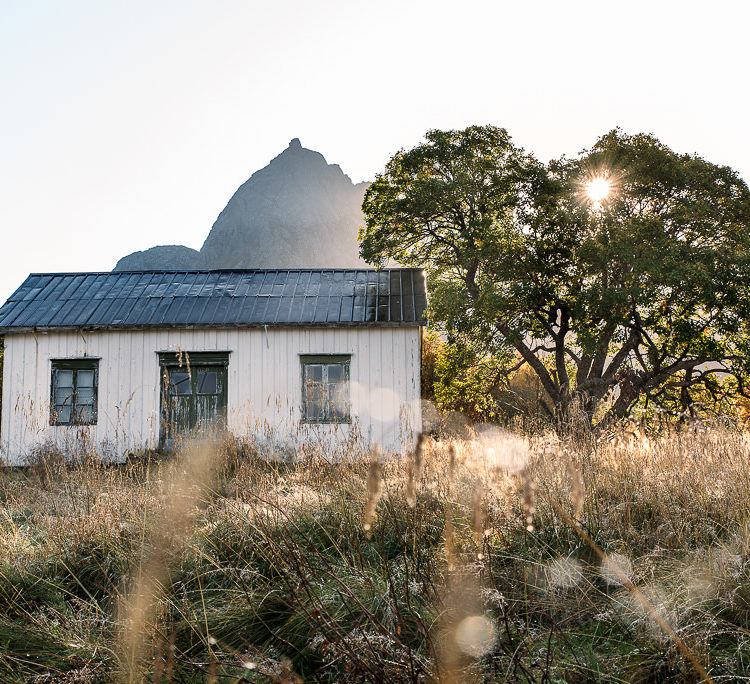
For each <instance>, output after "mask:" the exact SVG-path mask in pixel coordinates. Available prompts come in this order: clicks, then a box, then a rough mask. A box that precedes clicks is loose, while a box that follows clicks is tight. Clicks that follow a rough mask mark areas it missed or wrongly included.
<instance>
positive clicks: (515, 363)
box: [360, 126, 750, 417]
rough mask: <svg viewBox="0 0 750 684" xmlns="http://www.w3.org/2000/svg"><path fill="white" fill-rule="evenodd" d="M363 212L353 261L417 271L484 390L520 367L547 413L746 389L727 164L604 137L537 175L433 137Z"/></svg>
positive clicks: (748, 240) (508, 157) (371, 196)
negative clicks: (473, 358)
mask: <svg viewBox="0 0 750 684" xmlns="http://www.w3.org/2000/svg"><path fill="white" fill-rule="evenodd" d="M592 189H594V190H596V192H591V190H592ZM607 190H608V191H609V192H607ZM363 210H364V213H365V219H366V224H365V227H364V228H363V229H362V230H361V232H360V250H361V254H362V257H363V258H364V259H365V260H367V261H369V262H371V263H382V262H383V261H384V260H387V259H389V258H392V259H395V260H397V261H399V262H400V263H403V264H405V265H410V266H422V267H424V268H426V269H427V273H428V283H429V288H430V308H429V316H430V320H431V321H432V322H434V323H436V324H438V325H440V326H441V327H443V328H444V329H445V331H446V332H447V333H448V338H449V340H451V339H453V340H458V339H460V340H461V342H462V344H470V345H473V346H474V348H475V349H478V350H481V351H482V353H485V354H489V355H491V356H492V358H493V359H494V360H495V363H497V362H498V361H499V362H500V363H499V368H500V370H499V371H498V377H499V378H500V377H504V376H507V375H508V374H509V373H511V372H512V371H513V370H514V369H517V368H520V367H521V366H524V365H526V366H528V367H530V368H531V369H533V371H534V373H536V375H537V376H538V377H539V380H540V382H541V384H542V386H543V387H544V390H545V393H546V395H547V397H548V399H549V404H550V405H548V406H547V407H546V409H547V410H548V411H549V413H550V414H554V413H556V414H558V415H561V414H564V413H565V412H566V411H567V410H568V409H569V408H570V407H571V405H573V404H578V405H580V406H581V407H582V408H583V410H584V411H585V412H586V414H587V415H588V416H589V417H593V416H594V414H595V412H596V409H597V407H598V406H599V405H600V403H601V401H602V399H604V398H605V397H607V396H609V397H611V398H612V401H611V402H610V406H609V414H608V416H609V417H617V416H624V415H627V414H628V413H629V411H630V410H631V409H632V407H633V405H634V404H635V402H636V401H637V400H638V399H639V398H644V397H645V398H647V399H648V400H649V401H651V402H653V403H655V404H657V405H662V406H665V407H667V406H670V405H671V404H670V402H674V401H676V402H677V405H678V406H681V407H682V408H686V407H689V406H690V405H691V404H692V402H693V397H692V396H691V391H693V390H694V389H695V388H696V387H697V386H698V385H700V386H702V387H703V388H708V389H709V390H711V391H718V388H719V383H718V382H717V378H722V377H723V378H726V377H732V378H734V379H735V381H736V382H735V384H734V385H733V387H734V388H735V390H736V391H738V392H741V393H742V392H745V380H746V378H747V375H748V371H750V354H749V352H750V323H749V321H750V191H749V190H748V187H747V185H746V184H745V182H744V181H743V180H742V179H741V178H740V177H739V176H738V174H737V173H736V172H734V171H733V170H732V169H730V168H728V167H726V166H718V165H715V164H712V163H709V162H707V161H705V160H704V159H702V158H700V157H698V156H696V155H687V154H677V153H675V152H674V151H672V150H671V149H670V148H668V147H667V146H666V145H664V144H662V143H660V142H659V141H658V140H657V139H656V138H654V137H653V136H651V135H644V134H638V135H628V134H626V133H624V132H622V131H621V130H619V129H617V130H613V131H611V132H609V133H607V134H606V135H604V136H602V137H601V138H599V139H598V140H597V141H596V143H595V144H594V145H593V147H592V148H591V149H589V150H586V151H584V152H582V153H581V154H580V155H578V156H576V157H575V158H571V159H568V158H563V159H560V160H555V161H552V162H550V163H549V164H547V165H543V164H541V163H540V162H538V161H537V160H536V159H534V158H533V156H531V155H529V154H527V153H525V152H524V151H523V150H521V149H519V148H518V147H516V146H515V145H514V144H513V143H512V141H511V139H510V136H509V135H508V133H507V132H506V131H505V130H503V129H500V128H496V127H493V126H472V127H470V128H467V129H465V130H461V131H437V130H433V131H429V132H428V133H427V135H426V141H425V142H424V143H422V144H420V145H417V146H416V147H414V148H413V149H411V150H407V151H403V150H402V151H400V152H398V153H397V154H395V155H394V156H393V157H392V158H391V160H390V161H389V162H388V164H387V166H386V168H385V170H384V172H383V173H382V174H380V175H379V176H378V177H377V178H376V180H375V182H374V183H373V184H372V185H371V186H370V187H369V189H368V191H367V193H366V195H365V199H364V203H363ZM724 384H726V383H724Z"/></svg>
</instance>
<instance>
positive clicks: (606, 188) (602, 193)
mask: <svg viewBox="0 0 750 684" xmlns="http://www.w3.org/2000/svg"><path fill="white" fill-rule="evenodd" d="M611 191H612V183H610V181H609V179H607V178H605V177H604V176H597V177H596V178H592V179H591V180H590V181H588V182H587V183H586V194H587V195H588V196H589V199H590V200H591V201H592V202H593V203H594V204H600V203H601V202H603V201H604V200H605V199H607V197H609V193H610V192H611Z"/></svg>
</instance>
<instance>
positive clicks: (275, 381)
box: [0, 327, 421, 464]
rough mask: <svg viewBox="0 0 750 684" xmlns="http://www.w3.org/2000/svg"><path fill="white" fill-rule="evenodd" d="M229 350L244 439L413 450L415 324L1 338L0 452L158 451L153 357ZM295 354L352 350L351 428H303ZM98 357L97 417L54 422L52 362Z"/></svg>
mask: <svg viewBox="0 0 750 684" xmlns="http://www.w3.org/2000/svg"><path fill="white" fill-rule="evenodd" d="M168 350H182V351H184V352H188V353H189V352H202V351H220V352H229V370H228V397H227V399H228V402H227V404H228V405H227V410H228V416H227V423H228V428H229V430H230V431H231V432H232V433H233V434H234V435H236V436H237V437H241V438H263V439H265V440H267V441H268V440H270V441H272V442H273V443H277V444H289V445H294V444H299V443H301V442H305V441H307V442H310V441H312V442H313V443H317V444H321V445H323V446H325V447H327V448H331V449H333V448H336V447H337V446H338V447H341V445H342V444H344V443H345V442H346V441H347V440H349V439H358V441H359V443H360V444H361V445H365V446H375V445H377V446H379V447H380V448H381V449H383V450H384V451H385V452H401V451H402V450H404V449H407V448H410V447H411V446H412V444H413V442H414V438H415V432H416V429H417V427H418V426H420V425H421V411H420V402H419V395H420V386H419V383H420V378H419V373H420V353H419V328H417V327H413V328H389V327H379V328H376V327H373V328H355V327H341V328H320V329H304V328H287V329H278V328H269V329H268V330H267V331H265V330H263V329H251V330H241V329H231V330H215V329H187V330H185V329H172V330H159V331H138V330H125V331H110V332H65V333H63V332H60V333H37V334H11V335H6V337H5V362H4V380H3V403H2V420H1V422H0V456H1V457H2V458H3V460H4V462H5V463H9V464H18V463H23V462H25V461H26V460H27V458H28V457H29V455H30V454H33V453H34V450H35V449H38V447H39V446H40V445H44V444H49V445H54V446H57V447H60V448H63V449H66V450H71V451H72V450H74V449H75V448H76V446H80V444H81V442H85V443H86V444H87V445H88V446H89V448H90V449H91V448H93V449H95V450H96V452H97V453H99V454H100V456H101V457H102V458H104V459H122V458H124V457H125V456H126V455H127V454H128V453H131V452H137V451H139V450H142V449H146V448H154V447H156V446H157V444H158V438H159V359H158V352H162V351H168ZM300 354H351V357H352V358H351V369H350V370H351V407H352V417H353V423H352V425H309V424H304V423H301V421H300V416H301V411H300V407H301V393H302V374H301V365H300V359H299V355H300ZM85 356H89V357H95V358H100V359H101V360H100V362H99V390H98V421H97V424H96V425H93V426H86V427H68V426H52V425H50V424H49V416H50V378H51V360H52V359H61V358H81V357H85Z"/></svg>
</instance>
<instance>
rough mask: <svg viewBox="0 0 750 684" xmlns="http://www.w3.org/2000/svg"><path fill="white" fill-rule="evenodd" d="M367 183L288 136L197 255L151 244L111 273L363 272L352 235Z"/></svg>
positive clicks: (236, 196)
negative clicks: (226, 270)
mask: <svg viewBox="0 0 750 684" xmlns="http://www.w3.org/2000/svg"><path fill="white" fill-rule="evenodd" d="M367 186H368V184H367V183H357V184H354V183H352V181H351V179H350V178H349V177H348V176H347V175H346V174H345V173H344V172H343V171H342V170H341V168H340V167H339V166H338V164H328V163H327V162H326V160H325V158H324V157H323V155H322V154H320V153H319V152H315V151H313V150H309V149H307V148H304V147H302V145H301V143H300V141H299V139H298V138H294V140H292V141H291V142H290V143H289V147H287V148H286V150H284V151H283V152H282V153H281V154H280V155H278V156H277V157H275V158H274V159H273V160H272V161H271V162H270V163H269V164H268V166H266V167H264V168H262V169H260V170H259V171H256V172H255V173H254V174H253V175H252V176H251V177H250V178H249V179H248V180H247V181H246V182H245V183H243V184H242V185H241V186H240V187H239V188H238V189H237V191H236V192H235V193H234V195H233V196H232V198H231V199H230V200H229V202H228V204H227V206H226V207H224V210H223V211H222V212H221V213H220V214H219V217H218V218H217V219H216V221H215V222H214V225H213V227H212V228H211V231H210V232H209V234H208V237H207V238H206V241H205V242H204V243H203V247H202V248H201V250H200V251H197V250H195V249H191V248H189V247H185V246H182V245H162V246H158V247H152V248H150V249H147V250H144V251H142V252H133V253H132V254H128V255H127V256H125V257H123V258H122V259H120V260H119V261H118V262H117V265H116V266H115V268H114V270H115V271H132V270H152V269H153V270H161V269H166V270H183V269H197V268H325V267H329V268H355V267H363V266H366V264H365V262H363V261H362V260H361V259H360V258H359V253H358V249H359V248H358V245H357V230H358V229H359V227H360V226H361V225H362V224H363V222H364V218H363V216H362V209H361V205H362V198H363V197H364V193H365V190H366V189H367Z"/></svg>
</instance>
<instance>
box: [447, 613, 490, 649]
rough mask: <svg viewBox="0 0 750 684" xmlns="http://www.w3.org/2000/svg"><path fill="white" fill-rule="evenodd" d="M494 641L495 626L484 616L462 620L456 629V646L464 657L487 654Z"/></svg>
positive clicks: (473, 616) (474, 616)
mask: <svg viewBox="0 0 750 684" xmlns="http://www.w3.org/2000/svg"><path fill="white" fill-rule="evenodd" d="M496 641H497V630H496V629H495V625H494V624H493V623H492V622H491V621H490V620H488V619H487V618H486V617H484V615H472V616H471V617H467V618H464V619H463V620H461V622H460V623H459V624H458V627H457V628H456V644H457V645H458V647H459V648H460V649H461V650H462V651H463V652H464V653H465V654H466V655H469V656H473V657H474V658H481V657H482V656H483V655H484V654H485V653H489V652H490V651H491V650H492V649H493V648H494V646H495V642H496Z"/></svg>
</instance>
